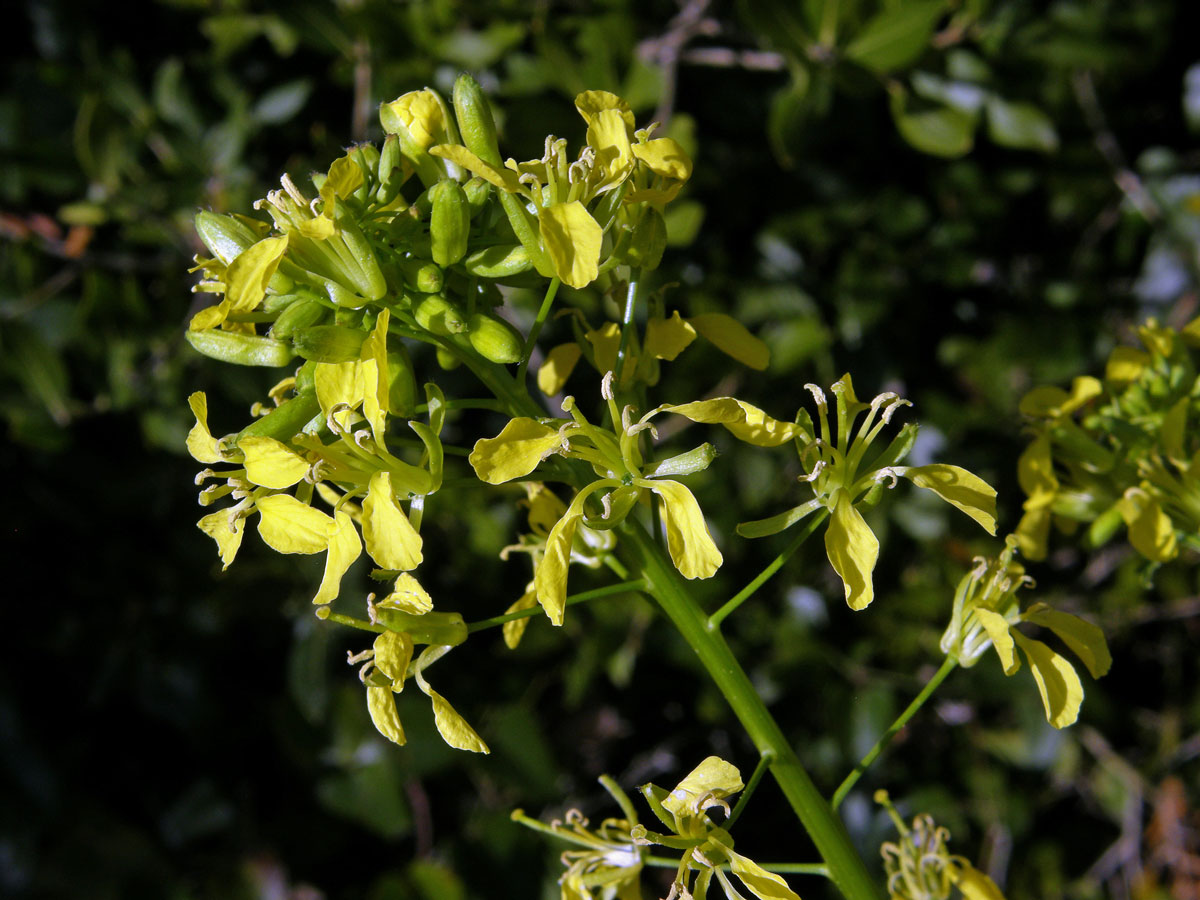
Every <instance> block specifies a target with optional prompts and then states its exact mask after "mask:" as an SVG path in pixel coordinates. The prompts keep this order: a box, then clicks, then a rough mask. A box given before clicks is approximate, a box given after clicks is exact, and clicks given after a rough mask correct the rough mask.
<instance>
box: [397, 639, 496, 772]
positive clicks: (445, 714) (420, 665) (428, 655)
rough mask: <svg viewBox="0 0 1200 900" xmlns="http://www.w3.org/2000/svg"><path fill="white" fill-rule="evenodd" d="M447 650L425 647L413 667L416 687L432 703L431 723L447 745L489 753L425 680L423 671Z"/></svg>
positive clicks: (468, 726) (476, 736)
mask: <svg viewBox="0 0 1200 900" xmlns="http://www.w3.org/2000/svg"><path fill="white" fill-rule="evenodd" d="M448 649H449V648H448V647H427V648H426V649H425V650H424V651H422V653H421V656H420V657H419V658H418V659H417V664H416V665H415V666H413V678H415V679H416V682H417V687H419V688H420V689H421V691H422V693H424V694H425V695H426V696H427V697H429V699H430V700H432V701H433V722H434V724H435V725H436V726H437V730H438V734H440V735H441V736H442V739H443V740H444V741H445V742H446V743H447V744H449V745H450V746H451V747H454V748H455V749H456V750H469V751H471V752H472V753H490V752H491V751H490V750H489V749H488V745H487V744H485V743H484V742H483V738H481V737H480V736H479V735H478V734H476V733H475V729H473V728H472V727H471V726H470V725H468V724H467V720H466V719H464V718H463V717H462V716H460V715H459V714H458V713H457V712H456V711H455V709H454V707H453V706H451V705H450V703H449V702H448V701H447V700H446V698H445V697H443V696H442V695H441V694H439V693H438V692H437V691H435V690H434V689H433V688H431V687H430V686H429V682H428V681H426V680H425V674H424V669H425V668H426V667H427V666H428V665H429V664H430V663H432V662H434V661H435V660H437V659H440V658H441V657H442V656H444V655H445V652H446V650H448Z"/></svg>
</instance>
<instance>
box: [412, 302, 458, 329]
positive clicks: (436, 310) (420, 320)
mask: <svg viewBox="0 0 1200 900" xmlns="http://www.w3.org/2000/svg"><path fill="white" fill-rule="evenodd" d="M413 317H414V318H415V319H416V320H417V324H418V325H420V326H421V327H422V328H424V329H425V330H426V331H428V332H431V333H432V334H441V335H450V334H461V333H462V332H464V331H466V330H467V319H466V316H464V315H463V313H462V310H460V309H459V308H458V307H457V306H456V305H455V304H454V303H451V302H450V301H449V300H447V299H446V298H445V297H444V296H443V295H442V294H430V295H429V296H428V297H426V298H425V299H424V300H422V301H421V302H420V303H418V304H417V305H416V307H415V308H414V309H413Z"/></svg>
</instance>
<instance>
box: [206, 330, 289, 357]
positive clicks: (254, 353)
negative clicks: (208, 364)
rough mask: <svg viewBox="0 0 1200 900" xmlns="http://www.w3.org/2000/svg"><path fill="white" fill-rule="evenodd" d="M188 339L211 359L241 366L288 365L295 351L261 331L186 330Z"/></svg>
mask: <svg viewBox="0 0 1200 900" xmlns="http://www.w3.org/2000/svg"><path fill="white" fill-rule="evenodd" d="M184 337H185V338H187V342H188V343H189V344H191V345H192V346H193V347H194V348H195V349H196V350H197V351H198V352H200V353H203V354H204V355H205V356H207V357H209V358H210V359H215V360H219V361H220V362H227V363H233V364H234V365H238V366H286V365H287V364H288V363H289V362H291V361H292V357H293V356H295V354H294V353H293V352H292V348H291V347H290V346H289V345H288V344H286V343H284V342H283V341H277V340H275V339H274V338H269V337H262V336H260V335H257V334H242V333H241V332H237V331H221V330H220V329H217V328H210V329H208V330H206V331H188V332H185V333H184Z"/></svg>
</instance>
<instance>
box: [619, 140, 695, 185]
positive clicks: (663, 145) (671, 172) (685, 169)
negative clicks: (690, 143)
mask: <svg viewBox="0 0 1200 900" xmlns="http://www.w3.org/2000/svg"><path fill="white" fill-rule="evenodd" d="M633 155H634V156H636V157H637V158H638V159H640V160H641V161H642V162H644V163H645V164H646V166H647V167H648V168H649V169H650V171H651V172H653V173H654V174H655V175H661V176H663V177H664V178H672V179H674V180H675V181H679V182H684V181H687V180H688V179H689V178H691V177H692V158H691V157H690V156H688V155H687V151H686V150H684V149H683V147H682V146H681V145H680V143H679V142H678V141H675V140H672V139H671V138H656V139H655V140H652V141H646V142H645V143H643V144H634V145H633Z"/></svg>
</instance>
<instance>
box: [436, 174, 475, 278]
mask: <svg viewBox="0 0 1200 900" xmlns="http://www.w3.org/2000/svg"><path fill="white" fill-rule="evenodd" d="M429 193H430V195H431V197H432V199H433V209H432V211H431V212H430V214H429V239H430V250H431V251H432V254H433V261H434V262H435V263H437V264H438V265H439V266H451V265H454V263H456V262H458V261H459V260H460V259H462V258H463V257H464V256H465V255H466V253H467V237H468V235H469V233H470V230H471V208H470V207H469V206H468V205H467V195H466V194H464V193H463V189H462V188H461V187H460V186H459V184H458V182H457V181H451V180H446V181H439V182H438V183H437V184H435V185H434V186H433V187H432V188H431V189H430V192H429Z"/></svg>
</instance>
